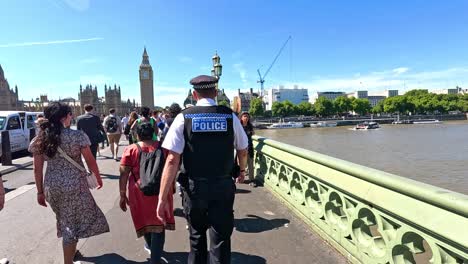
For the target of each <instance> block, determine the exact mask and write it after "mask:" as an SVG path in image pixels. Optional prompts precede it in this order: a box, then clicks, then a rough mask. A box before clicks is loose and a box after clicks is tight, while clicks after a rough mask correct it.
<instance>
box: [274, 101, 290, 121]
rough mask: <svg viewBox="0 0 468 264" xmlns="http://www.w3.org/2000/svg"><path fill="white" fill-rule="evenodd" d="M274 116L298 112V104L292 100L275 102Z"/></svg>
mask: <svg viewBox="0 0 468 264" xmlns="http://www.w3.org/2000/svg"><path fill="white" fill-rule="evenodd" d="M271 112H272V114H273V116H277V117H285V116H290V115H294V114H295V113H296V106H295V105H294V104H293V103H291V101H288V100H286V101H283V102H274V103H273V105H272V106H271Z"/></svg>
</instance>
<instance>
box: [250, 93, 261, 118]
mask: <svg viewBox="0 0 468 264" xmlns="http://www.w3.org/2000/svg"><path fill="white" fill-rule="evenodd" d="M249 113H250V115H251V116H253V117H257V116H262V115H263V113H264V109H263V102H262V99H260V98H253V99H252V101H250V109H249Z"/></svg>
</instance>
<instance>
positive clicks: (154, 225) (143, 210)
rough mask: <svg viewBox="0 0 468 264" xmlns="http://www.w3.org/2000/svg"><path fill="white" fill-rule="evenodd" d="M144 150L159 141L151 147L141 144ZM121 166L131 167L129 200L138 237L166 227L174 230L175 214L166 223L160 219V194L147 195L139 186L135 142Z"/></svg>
mask: <svg viewBox="0 0 468 264" xmlns="http://www.w3.org/2000/svg"><path fill="white" fill-rule="evenodd" d="M140 146H141V148H142V150H143V151H144V152H149V151H153V150H154V149H156V148H157V147H158V142H155V144H154V145H153V146H151V147H146V146H142V145H140ZM120 165H121V166H126V167H131V168H132V169H131V171H130V175H129V178H128V202H129V204H130V213H131V215H132V219H133V224H134V225H135V230H136V233H137V236H138V237H141V236H143V235H144V234H145V233H160V232H162V231H164V229H168V230H174V229H175V220H174V214H172V215H171V217H170V219H169V220H168V221H167V223H166V225H165V226H164V224H163V223H162V222H161V221H160V220H159V219H158V217H157V215H156V208H157V205H158V196H145V195H143V193H142V192H141V191H140V189H139V188H138V185H137V184H136V183H135V180H136V181H137V182H138V183H139V181H140V162H139V160H138V147H137V146H135V144H132V145H130V146H128V147H127V148H126V149H125V151H124V154H123V156H122V159H121V161H120ZM172 195H173V192H169V194H168V197H167V201H168V202H169V206H170V209H171V210H170V211H171V212H174V208H173V205H174V202H173V197H172Z"/></svg>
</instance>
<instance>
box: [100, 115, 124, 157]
mask: <svg viewBox="0 0 468 264" xmlns="http://www.w3.org/2000/svg"><path fill="white" fill-rule="evenodd" d="M103 126H104V129H105V130H106V133H107V138H108V139H109V145H110V149H111V153H112V158H113V159H114V160H116V161H118V160H119V159H118V158H117V154H118V153H119V141H120V137H121V135H122V127H121V121H120V118H119V117H118V116H117V115H116V114H115V109H114V108H111V109H109V115H108V116H107V117H106V118H105V119H104V124H103ZM114 145H115V147H114Z"/></svg>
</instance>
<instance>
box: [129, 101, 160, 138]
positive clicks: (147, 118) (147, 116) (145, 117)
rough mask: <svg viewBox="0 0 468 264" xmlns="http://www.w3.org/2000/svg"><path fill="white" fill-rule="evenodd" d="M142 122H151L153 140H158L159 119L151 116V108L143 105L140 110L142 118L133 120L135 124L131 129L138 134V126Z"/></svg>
mask: <svg viewBox="0 0 468 264" xmlns="http://www.w3.org/2000/svg"><path fill="white" fill-rule="evenodd" d="M142 123H150V124H151V125H152V126H153V129H154V133H153V141H157V140H158V132H159V128H158V121H157V120H155V119H154V118H151V110H150V109H149V107H146V106H143V107H142V108H141V111H140V118H138V119H137V121H136V122H133V125H132V126H131V127H130V131H133V133H135V134H136V129H137V126H138V125H140V124H142Z"/></svg>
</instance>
